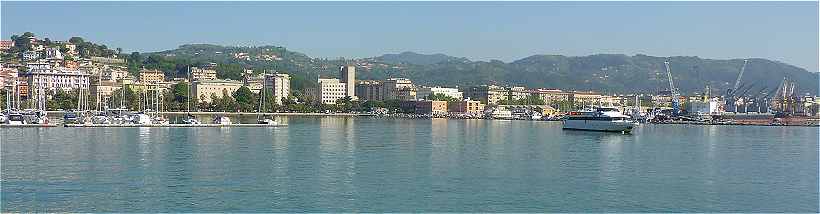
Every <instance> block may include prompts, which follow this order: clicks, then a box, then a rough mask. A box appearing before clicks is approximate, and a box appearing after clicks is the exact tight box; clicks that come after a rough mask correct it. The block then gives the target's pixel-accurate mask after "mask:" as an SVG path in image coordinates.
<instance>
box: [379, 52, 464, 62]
mask: <svg viewBox="0 0 820 214" xmlns="http://www.w3.org/2000/svg"><path fill="white" fill-rule="evenodd" d="M374 61H378V62H385V63H391V64H402V63H405V64H413V65H431V64H436V63H442V62H447V61H458V62H469V60H467V58H459V57H452V56H447V55H444V54H419V53H415V52H410V51H406V52H402V53H399V54H385V55H382V56H379V57H375V58H374Z"/></svg>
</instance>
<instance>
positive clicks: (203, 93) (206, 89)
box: [191, 80, 242, 102]
mask: <svg viewBox="0 0 820 214" xmlns="http://www.w3.org/2000/svg"><path fill="white" fill-rule="evenodd" d="M240 87H242V83H241V82H239V81H233V80H208V81H196V82H194V83H193V86H192V87H191V89H192V93H193V94H194V95H195V96H196V97H197V98H199V102H213V100H211V95H215V96H216V97H218V98H222V95H223V94H225V93H227V94H228V96H233V93H234V92H236V90H239V88H240Z"/></svg>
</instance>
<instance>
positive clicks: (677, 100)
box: [663, 60, 680, 116]
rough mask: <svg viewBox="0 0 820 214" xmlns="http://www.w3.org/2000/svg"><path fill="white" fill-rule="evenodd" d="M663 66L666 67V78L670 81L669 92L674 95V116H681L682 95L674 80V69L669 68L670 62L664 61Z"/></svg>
mask: <svg viewBox="0 0 820 214" xmlns="http://www.w3.org/2000/svg"><path fill="white" fill-rule="evenodd" d="M663 65H664V66H666V77H667V78H668V79H669V92H670V93H671V94H672V115H675V116H677V115H680V94H679V92H678V89H677V88H675V82H674V80H672V69H671V68H669V61H668V60H667V61H664V62H663Z"/></svg>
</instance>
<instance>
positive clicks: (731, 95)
mask: <svg viewBox="0 0 820 214" xmlns="http://www.w3.org/2000/svg"><path fill="white" fill-rule="evenodd" d="M747 64H749V60H748V59H744V60H743V66H741V67H740V74H738V75H737V79H736V80H735V85H734V87H732V88H730V89H729V90H727V91H726V98H725V99H726V103H725V104H724V109H725V110H727V111H729V110H733V111H735V112H736V111H737V106H736V104H735V102H736V101H737V98H736V95H737V92H738V90H739V89H740V86H741V85H740V79H741V78H743V73H744V72H746V65H747Z"/></svg>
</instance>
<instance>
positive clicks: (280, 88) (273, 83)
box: [265, 73, 290, 105]
mask: <svg viewBox="0 0 820 214" xmlns="http://www.w3.org/2000/svg"><path fill="white" fill-rule="evenodd" d="M265 88H267V90H270V91H272V92H273V97H274V99H276V104H278V105H282V99H284V98H287V97H288V96H290V75H288V74H282V73H275V74H269V75H268V76H267V77H266V78H265Z"/></svg>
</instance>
